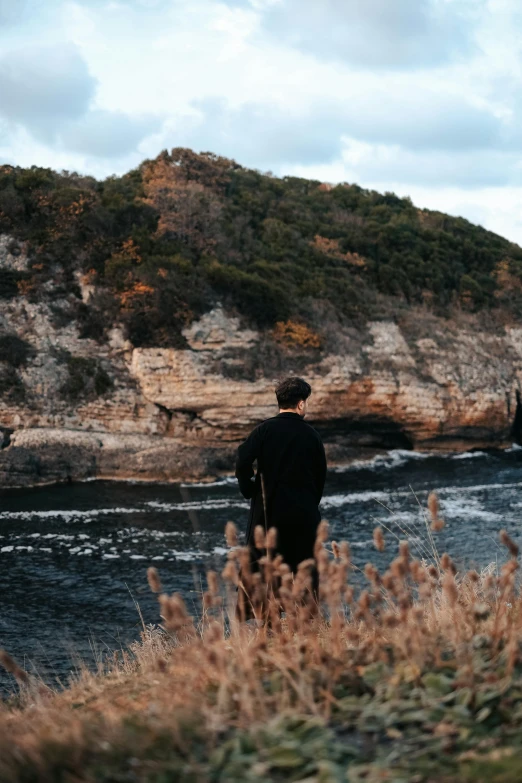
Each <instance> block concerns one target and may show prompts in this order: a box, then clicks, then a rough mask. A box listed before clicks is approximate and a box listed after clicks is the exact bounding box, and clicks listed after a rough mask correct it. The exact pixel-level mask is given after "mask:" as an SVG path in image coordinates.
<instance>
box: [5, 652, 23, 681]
mask: <svg viewBox="0 0 522 783" xmlns="http://www.w3.org/2000/svg"><path fill="white" fill-rule="evenodd" d="M0 666H3V668H4V669H5V670H6V672H9V674H12V675H13V677H14V678H15V679H16V680H17V682H18V683H20V684H21V685H27V684H28V683H29V675H28V674H27V672H26V671H24V669H22V667H21V666H19V665H18V664H17V662H16V661H15V659H14V658H12V657H11V656H10V655H9V653H8V652H6V651H5V650H0Z"/></svg>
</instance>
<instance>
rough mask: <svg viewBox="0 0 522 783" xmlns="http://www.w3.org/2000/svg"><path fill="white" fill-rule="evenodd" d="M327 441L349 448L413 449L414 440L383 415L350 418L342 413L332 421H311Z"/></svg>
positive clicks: (326, 442)
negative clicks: (379, 416)
mask: <svg viewBox="0 0 522 783" xmlns="http://www.w3.org/2000/svg"><path fill="white" fill-rule="evenodd" d="M310 423H311V424H312V426H313V427H315V429H316V430H317V431H318V432H319V434H320V435H321V437H322V439H323V441H324V442H325V444H335V445H337V446H340V447H346V448H373V449H387V450H390V449H404V450H406V451H412V450H413V448H414V444H413V441H412V439H411V438H410V437H409V436H408V434H407V433H406V432H405V431H404V430H403V428H402V427H401V426H400V425H399V424H397V423H396V422H394V421H391V420H388V419H382V418H379V419H377V418H369V417H368V418H364V419H351V418H349V417H343V418H338V419H332V420H330V421H317V420H316V421H311V422H310Z"/></svg>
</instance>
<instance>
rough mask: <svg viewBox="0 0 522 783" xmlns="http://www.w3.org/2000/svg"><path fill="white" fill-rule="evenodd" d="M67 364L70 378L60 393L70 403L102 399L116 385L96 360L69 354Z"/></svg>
mask: <svg viewBox="0 0 522 783" xmlns="http://www.w3.org/2000/svg"><path fill="white" fill-rule="evenodd" d="M66 364H67V371H68V377H67V380H66V381H65V383H64V384H63V385H62V387H61V388H60V393H61V395H62V397H64V399H66V400H68V401H70V402H79V401H80V400H86V401H87V400H89V399H93V398H96V397H100V396H102V395H104V394H106V393H107V392H108V391H109V390H110V389H111V388H112V387H113V385H114V384H113V381H112V379H111V377H110V376H109V374H108V373H107V371H106V370H105V369H104V368H103V367H102V365H101V364H100V362H99V361H97V360H96V359H91V358H87V357H84V356H71V355H70V354H69V355H68V356H67V357H66Z"/></svg>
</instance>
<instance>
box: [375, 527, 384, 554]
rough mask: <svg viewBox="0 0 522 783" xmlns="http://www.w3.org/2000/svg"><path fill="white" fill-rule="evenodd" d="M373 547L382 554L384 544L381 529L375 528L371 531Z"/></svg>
mask: <svg viewBox="0 0 522 783" xmlns="http://www.w3.org/2000/svg"><path fill="white" fill-rule="evenodd" d="M373 545H374V547H375V549H377V551H378V552H384V547H385V546H386V545H385V542H384V535H383V532H382V527H376V528H375V529H374V531H373Z"/></svg>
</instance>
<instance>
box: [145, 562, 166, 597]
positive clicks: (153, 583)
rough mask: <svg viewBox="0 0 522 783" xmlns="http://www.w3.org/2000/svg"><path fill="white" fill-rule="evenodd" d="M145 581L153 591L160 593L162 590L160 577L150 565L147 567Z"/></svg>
mask: <svg viewBox="0 0 522 783" xmlns="http://www.w3.org/2000/svg"><path fill="white" fill-rule="evenodd" d="M147 581H148V583H149V587H150V589H151V590H152V592H153V593H161V591H162V590H163V588H162V586H161V579H160V578H159V574H158V571H157V570H156V569H155V568H153V567H152V566H151V567H150V568H147Z"/></svg>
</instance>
